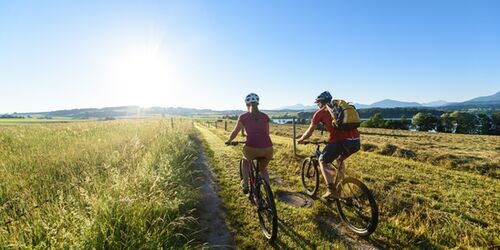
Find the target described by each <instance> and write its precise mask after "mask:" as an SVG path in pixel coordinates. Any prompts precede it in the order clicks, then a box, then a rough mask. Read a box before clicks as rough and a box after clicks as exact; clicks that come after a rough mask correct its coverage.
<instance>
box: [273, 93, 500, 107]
mask: <svg viewBox="0 0 500 250" xmlns="http://www.w3.org/2000/svg"><path fill="white" fill-rule="evenodd" d="M483 104H488V105H495V104H500V91H499V92H497V93H495V94H493V95H489V96H481V97H476V98H473V99H471V100H468V101H465V102H447V101H444V100H439V101H434V102H428V103H418V102H404V101H397V100H392V99H384V100H382V101H378V102H374V103H372V104H369V105H367V104H361V103H354V106H355V107H356V108H358V109H367V108H405V107H453V106H468V105H483ZM315 109H317V106H316V105H309V106H307V105H302V104H295V105H291V106H285V107H281V108H278V109H276V110H315Z"/></svg>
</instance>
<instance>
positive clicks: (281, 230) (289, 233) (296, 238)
mask: <svg viewBox="0 0 500 250" xmlns="http://www.w3.org/2000/svg"><path fill="white" fill-rule="evenodd" d="M283 235H284V236H286V237H288V238H290V239H291V240H292V241H293V242H294V243H295V244H296V245H297V246H298V247H300V249H316V246H315V245H314V244H312V243H311V241H309V240H308V239H307V238H306V237H304V236H302V235H300V234H298V233H297V232H296V231H295V230H293V225H288V224H287V223H286V222H284V221H282V220H281V219H279V218H278V238H277V239H276V240H275V241H274V242H273V243H272V244H271V246H272V247H273V248H274V249H294V248H296V247H294V246H289V245H287V244H286V243H285V242H283V241H281V238H282V237H283Z"/></svg>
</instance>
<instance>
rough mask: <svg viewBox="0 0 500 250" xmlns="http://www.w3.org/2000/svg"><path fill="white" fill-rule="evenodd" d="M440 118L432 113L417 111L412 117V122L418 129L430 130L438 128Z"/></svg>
mask: <svg viewBox="0 0 500 250" xmlns="http://www.w3.org/2000/svg"><path fill="white" fill-rule="evenodd" d="M438 121H439V119H438V118H437V117H436V116H434V115H433V114H431V113H427V114H424V113H421V112H420V113H417V114H416V115H415V116H413V118H412V119H411V122H412V124H413V125H415V127H416V128H417V130H418V131H429V130H433V129H436V127H437V125H438Z"/></svg>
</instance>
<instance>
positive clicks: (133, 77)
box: [107, 45, 175, 106]
mask: <svg viewBox="0 0 500 250" xmlns="http://www.w3.org/2000/svg"><path fill="white" fill-rule="evenodd" d="M173 69H174V65H173V63H172V62H171V61H169V60H168V59H167V57H166V56H165V54H164V53H162V52H161V51H160V49H159V46H157V45H156V46H153V45H143V46H129V47H127V48H126V49H122V50H120V51H119V52H118V53H115V55H114V56H113V57H112V59H111V60H110V63H109V64H108V67H107V71H108V72H107V73H108V74H109V76H110V86H111V87H112V91H113V96H114V97H115V98H116V99H119V100H120V101H121V102H124V101H125V102H127V103H129V104H135V105H143V106H151V105H155V104H161V99H162V98H165V96H166V95H172V94H173V92H175V83H174V81H175V77H174V74H173V72H174V70H173Z"/></svg>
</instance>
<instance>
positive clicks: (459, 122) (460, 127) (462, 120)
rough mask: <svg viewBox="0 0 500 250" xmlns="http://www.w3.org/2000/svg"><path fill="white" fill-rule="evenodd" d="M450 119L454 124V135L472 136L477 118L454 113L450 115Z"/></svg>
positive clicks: (468, 114) (464, 113)
mask: <svg viewBox="0 0 500 250" xmlns="http://www.w3.org/2000/svg"><path fill="white" fill-rule="evenodd" d="M451 117H453V119H454V120H455V122H456V129H455V133H460V134H473V133H475V132H476V131H477V128H476V127H477V125H478V120H477V117H476V116H475V115H473V114H471V113H466V112H459V111H455V112H453V113H451Z"/></svg>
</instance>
